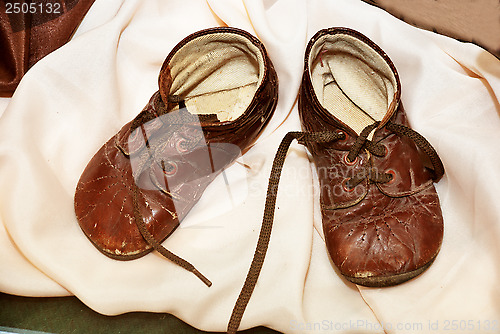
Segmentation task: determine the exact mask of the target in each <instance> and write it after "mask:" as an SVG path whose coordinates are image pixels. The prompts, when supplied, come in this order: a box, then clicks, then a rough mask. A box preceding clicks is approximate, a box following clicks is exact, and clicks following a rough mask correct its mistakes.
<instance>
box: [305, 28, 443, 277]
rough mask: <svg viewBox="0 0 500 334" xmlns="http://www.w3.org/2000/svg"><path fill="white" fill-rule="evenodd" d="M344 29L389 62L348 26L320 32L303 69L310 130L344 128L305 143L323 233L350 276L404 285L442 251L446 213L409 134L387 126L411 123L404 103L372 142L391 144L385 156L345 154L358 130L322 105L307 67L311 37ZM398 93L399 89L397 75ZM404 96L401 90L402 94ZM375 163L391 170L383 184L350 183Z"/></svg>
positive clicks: (379, 168)
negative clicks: (335, 136)
mask: <svg viewBox="0 0 500 334" xmlns="http://www.w3.org/2000/svg"><path fill="white" fill-rule="evenodd" d="M338 33H339V34H347V35H351V36H354V37H356V38H357V39H359V40H362V41H363V42H365V43H366V44H367V46H368V47H371V48H372V49H374V50H375V51H376V52H377V53H379V54H380V55H381V56H382V57H383V58H384V59H385V61H386V62H387V64H388V65H389V66H390V67H391V68H392V70H393V71H394V73H395V75H396V78H398V75H397V72H396V69H395V67H394V65H393V63H392V62H391V60H390V59H389V58H388V56H387V55H386V54H385V53H384V52H383V51H382V50H381V49H380V48H379V47H378V46H376V45H375V44H374V43H373V42H372V41H370V40H369V39H367V38H366V37H365V36H363V35H361V34H359V33H357V32H355V31H352V30H349V29H343V28H333V29H328V30H323V31H320V32H319V33H318V34H317V35H315V36H314V37H313V38H312V40H311V42H310V44H309V45H308V48H307V50H306V56H305V62H306V63H305V64H306V66H305V70H304V75H303V80H302V86H301V89H300V94H299V115H300V117H301V121H302V126H303V129H304V130H305V131H309V132H321V131H331V132H337V133H345V134H346V138H345V139H344V140H339V141H336V142H333V143H314V142H308V143H307V146H308V149H309V150H310V152H311V154H312V156H313V159H314V163H315V165H316V169H317V173H318V177H319V181H320V187H321V188H320V189H321V192H320V201H321V212H322V220H323V232H324V235H325V241H326V245H327V248H328V251H329V254H330V257H331V259H332V261H333V262H334V263H335V265H336V266H337V267H338V268H339V270H340V272H341V273H342V274H343V275H344V276H345V277H346V278H347V279H348V280H350V281H352V282H354V283H357V284H362V285H367V286H388V285H394V284H398V283H401V282H403V281H406V280H408V279H410V278H412V277H415V276H416V275H418V274H419V273H420V272H422V271H423V270H425V268H427V267H428V266H429V265H430V264H431V263H432V261H433V259H434V258H435V256H436V255H437V253H438V252H439V249H440V246H441V241H442V238H443V217H442V214H441V208H440V204H439V199H438V196H437V193H436V191H435V189H434V186H433V182H432V173H431V172H430V171H429V170H428V169H427V168H426V167H425V159H422V155H421V152H420V151H419V150H418V149H417V146H416V145H415V143H414V142H413V141H412V140H410V139H409V138H407V137H405V136H401V135H397V134H395V133H393V132H391V131H389V130H388V129H387V128H386V126H387V127H388V126H389V124H401V125H404V126H409V124H408V121H407V119H406V115H405V112H404V109H403V106H402V104H401V103H399V107H398V108H397V109H396V110H395V111H394V114H392V116H390V118H389V119H387V121H384V122H383V123H382V124H381V125H380V126H379V129H377V130H376V131H375V133H374V136H373V142H374V143H378V144H382V145H383V146H384V147H385V148H386V154H385V155H384V156H383V157H376V156H375V155H373V154H368V152H367V151H361V153H360V154H359V155H358V156H357V158H356V160H355V161H354V162H350V161H349V160H348V159H346V156H347V154H348V152H349V150H350V148H351V147H352V146H353V144H354V142H355V140H356V138H357V136H358V135H357V134H356V133H355V132H354V131H353V130H352V129H351V128H349V127H348V126H347V125H346V124H344V123H343V122H342V120H341V119H337V118H335V117H334V116H333V115H332V114H330V113H329V112H328V111H327V110H326V109H325V108H323V107H322V106H321V104H320V103H319V101H318V99H317V97H316V95H315V92H314V88H313V86H312V83H311V78H310V76H309V68H308V58H309V53H310V50H311V48H312V45H313V44H314V42H315V41H316V40H317V39H318V38H319V37H321V36H322V35H324V34H338ZM397 82H398V83H397V91H400V83H399V79H398V80H397ZM397 97H398V100H399V93H398V95H397ZM367 167H368V168H373V169H374V170H376V171H378V172H380V173H387V172H390V173H392V174H393V179H392V180H391V181H390V182H386V183H375V182H370V180H369V179H368V177H366V179H364V181H362V182H361V183H359V184H358V185H356V186H355V187H354V188H353V189H350V188H349V187H347V186H346V183H347V181H348V179H349V178H351V177H353V176H354V175H356V174H358V173H360V172H363V171H364V170H366V168H367Z"/></svg>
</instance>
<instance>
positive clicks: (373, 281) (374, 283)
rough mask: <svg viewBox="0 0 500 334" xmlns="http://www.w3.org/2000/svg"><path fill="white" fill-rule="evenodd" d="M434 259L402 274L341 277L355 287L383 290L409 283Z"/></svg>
mask: <svg viewBox="0 0 500 334" xmlns="http://www.w3.org/2000/svg"><path fill="white" fill-rule="evenodd" d="M434 259H435V257H434V258H433V259H432V260H430V261H429V262H427V263H426V264H425V265H423V266H422V267H420V268H418V269H415V270H412V271H409V272H407V273H403V274H397V275H391V276H373V277H352V276H345V275H343V276H344V277H345V278H346V279H347V280H348V281H349V282H352V283H354V284H357V285H362V286H366V287H370V288H383V287H388V286H393V285H398V284H401V283H404V282H406V281H409V280H411V279H412V278H414V277H417V276H418V275H420V274H421V273H423V272H424V271H425V270H426V269H427V268H429V267H430V266H431V264H432V263H433V262H434Z"/></svg>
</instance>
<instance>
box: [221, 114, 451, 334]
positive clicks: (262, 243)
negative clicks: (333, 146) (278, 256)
mask: <svg viewBox="0 0 500 334" xmlns="http://www.w3.org/2000/svg"><path fill="white" fill-rule="evenodd" d="M379 125H380V123H379V122H375V123H374V124H372V125H369V126H367V127H366V128H365V129H363V131H362V132H361V133H360V135H359V136H358V137H357V138H356V140H355V142H354V144H353V145H352V147H351V149H350V150H349V154H348V156H347V159H348V160H349V161H351V162H352V161H354V159H355V158H356V157H357V156H358V154H359V153H360V152H361V150H362V149H366V150H367V151H369V152H370V153H372V154H374V155H376V156H383V155H384V154H385V149H384V147H383V146H382V144H379V143H375V142H372V141H370V140H368V139H367V137H368V135H369V134H370V133H371V132H372V131H373V130H375V129H376V128H377V127H378V126H379ZM385 127H386V129H388V130H390V131H392V132H394V133H396V134H398V135H400V136H407V137H408V138H410V139H412V140H413V141H414V142H415V143H416V145H417V146H418V147H419V148H420V149H421V150H422V151H423V152H424V153H426V154H427V155H428V156H429V159H430V161H431V163H432V166H433V172H434V176H433V180H434V181H436V182H437V181H439V179H440V178H441V177H442V176H443V174H444V167H443V164H442V162H441V159H440V158H439V156H438V155H437V153H436V151H435V150H434V148H433V147H432V146H431V144H430V143H429V142H428V141H427V140H426V139H425V138H424V137H422V136H421V135H420V134H418V133H417V132H415V131H414V130H412V129H410V128H408V127H406V126H404V125H400V124H394V123H388V124H386V125H385ZM294 139H297V141H298V142H299V144H302V145H305V144H306V143H307V142H316V143H319V142H333V141H336V140H340V139H345V134H344V133H337V132H289V133H287V134H286V135H285V137H284V138H283V140H282V141H281V144H280V146H279V147H278V150H277V152H276V155H275V157H274V161H273V166H272V169H271V175H270V176H269V183H268V187H267V195H266V204H265V207H264V217H263V219H262V226H261V230H260V234H259V239H258V242H257V247H256V249H255V253H254V257H253V259H252V263H251V265H250V269H249V271H248V274H247V277H246V279H245V283H244V284H243V288H242V289H241V292H240V294H239V296H238V299H237V301H236V304H235V306H234V308H233V312H232V314H231V318H230V320H229V324H228V327H227V333H229V334H235V333H236V332H237V330H238V328H239V326H240V323H241V319H242V317H243V313H244V312H245V309H246V307H247V305H248V302H249V301H250V297H251V296H252V293H253V291H254V289H255V285H256V284H257V279H258V278H259V275H260V271H261V269H262V266H263V264H264V258H265V256H266V253H267V249H268V246H269V240H270V238H271V231H272V226H273V220H274V211H275V206H276V197H277V193H278V185H279V179H280V176H281V170H282V169H283V164H284V162H285V158H286V154H287V152H288V148H289V147H290V144H291V143H292V141H293V140H294ZM361 174H362V175H363V176H362V177H363V179H364V178H367V177H368V179H369V180H370V181H371V182H374V183H385V182H389V181H390V180H391V179H392V175H391V174H388V173H377V172H373V171H369V172H368V173H361ZM361 174H359V175H355V176H354V177H352V178H351V179H350V180H349V182H348V183H349V186H350V187H353V186H355V185H356V184H357V183H359V182H361V180H363V179H361V180H359V179H360V178H361V176H360V175H361ZM356 182H357V183H356Z"/></svg>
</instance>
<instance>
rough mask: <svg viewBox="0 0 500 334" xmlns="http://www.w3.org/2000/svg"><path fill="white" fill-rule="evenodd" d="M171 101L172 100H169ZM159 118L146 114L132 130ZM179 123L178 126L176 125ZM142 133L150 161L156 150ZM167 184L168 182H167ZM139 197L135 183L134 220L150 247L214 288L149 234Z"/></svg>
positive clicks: (189, 118)
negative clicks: (141, 211) (140, 207)
mask: <svg viewBox="0 0 500 334" xmlns="http://www.w3.org/2000/svg"><path fill="white" fill-rule="evenodd" d="M172 100H173V101H174V102H176V103H178V104H179V107H180V108H181V109H182V108H185V107H186V106H185V104H184V101H182V100H181V99H179V98H176V99H174V98H173V99H172ZM169 101H170V99H169ZM208 116H211V115H208ZM156 117H158V115H157V114H152V115H149V114H145V115H144V116H142V117H141V118H138V119H136V120H134V122H133V123H132V125H131V129H136V128H139V127H141V128H142V126H143V124H144V123H146V122H147V121H150V120H151V119H153V118H156ZM202 117H207V116H206V115H191V114H189V113H186V114H185V115H184V116H182V115H180V116H178V117H176V118H175V117H174V118H175V119H173V120H171V121H172V122H173V123H174V124H173V125H177V126H178V125H182V124H185V123H186V122H188V121H193V119H195V118H196V119H197V120H198V119H200V120H201V118H202ZM176 123H178V124H176ZM175 129H176V127H174V129H173V130H170V132H175ZM141 130H142V132H143V136H144V141H145V143H146V144H145V146H146V149H147V152H148V154H149V156H150V159H151V158H152V157H153V155H154V149H153V148H151V147H150V145H149V140H148V138H147V135H146V132H145V131H144V130H143V129H141ZM151 160H154V159H151ZM162 168H163V169H164V171H165V165H164V163H163V161H162ZM165 183H166V181H165ZM139 196H140V189H139V186H138V185H137V184H136V182H134V185H133V194H132V198H133V209H134V218H135V219H134V220H135V223H136V225H137V228H138V229H139V232H140V233H141V235H142V237H143V238H144V240H145V241H146V242H147V243H148V245H150V246H151V247H152V248H153V249H154V250H156V251H157V252H158V253H160V254H161V255H162V256H163V257H165V258H166V259H168V260H170V261H171V262H173V263H175V264H176V265H178V266H180V267H182V268H184V269H185V270H187V271H189V272H191V273H193V274H194V275H195V276H196V277H198V278H199V279H200V280H201V281H202V282H203V283H205V285H207V286H208V287H210V286H212V282H211V281H210V280H209V279H208V278H206V277H205V276H204V275H203V274H202V273H200V272H199V271H198V270H197V269H196V268H195V267H194V266H193V265H192V264H191V263H189V262H188V261H186V260H184V259H183V258H181V257H179V256H177V255H175V254H174V253H172V252H171V251H169V250H168V249H166V248H165V247H163V246H162V245H161V244H160V243H159V242H158V241H157V240H156V239H155V237H154V236H153V235H152V234H151V233H150V232H149V230H148V229H147V227H146V224H145V222H144V218H143V217H142V215H141V213H140V209H139Z"/></svg>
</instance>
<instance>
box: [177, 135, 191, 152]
mask: <svg viewBox="0 0 500 334" xmlns="http://www.w3.org/2000/svg"><path fill="white" fill-rule="evenodd" d="M175 149H176V150H177V152H179V153H186V152H187V151H188V150H189V148H188V147H187V140H186V139H185V138H181V139H180V140H178V141H177V143H175Z"/></svg>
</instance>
